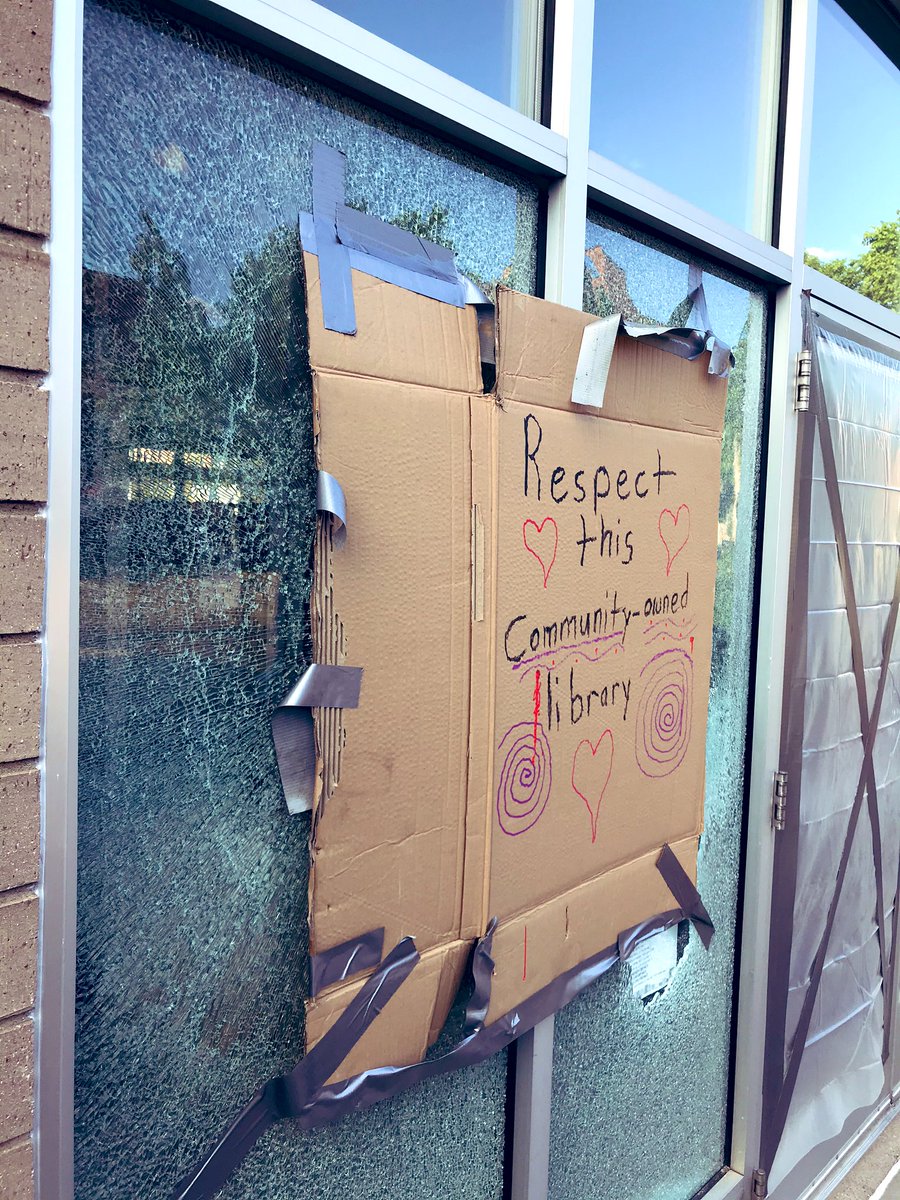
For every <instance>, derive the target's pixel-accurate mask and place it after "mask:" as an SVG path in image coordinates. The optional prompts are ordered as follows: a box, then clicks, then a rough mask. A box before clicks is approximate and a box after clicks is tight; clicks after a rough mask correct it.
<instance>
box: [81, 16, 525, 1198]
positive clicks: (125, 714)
mask: <svg viewBox="0 0 900 1200" xmlns="http://www.w3.org/2000/svg"><path fill="white" fill-rule="evenodd" d="M86 7H87V11H86V47H85V91H84V119H85V163H84V205H85V206H84V306H85V307H84V397H83V424H82V440H83V461H82V493H81V504H82V527H81V537H82V550H81V552H82V559H81V569H82V583H81V661H80V671H81V696H80V747H79V759H80V762H79V766H80V777H79V793H80V794H79V859H78V901H79V909H78V922H79V923H78V962H77V989H78V992H77V1041H76V1121H75V1161H76V1194H77V1196H78V1198H79V1200H112V1198H114V1197H115V1198H116V1200H118V1198H119V1197H122V1196H126V1195H127V1196H139V1197H140V1198H141V1200H156V1198H162V1197H169V1196H170V1194H171V1189H172V1187H173V1185H174V1183H175V1182H176V1180H177V1179H178V1178H179V1177H180V1176H181V1175H182V1174H183V1173H184V1172H185V1171H186V1170H187V1169H188V1167H189V1166H191V1165H192V1163H193V1162H194V1160H195V1159H196V1157H197V1156H198V1155H199V1154H200V1153H201V1152H202V1151H203V1150H204V1149H205V1148H206V1147H207V1146H208V1145H209V1143H210V1142H211V1141H212V1140H213V1139H214V1138H215V1137H217V1136H218V1134H219V1133H220V1132H221V1131H222V1129H223V1127H224V1126H225V1125H226V1124H227V1123H228V1122H229V1121H230V1120H231V1118H232V1117H233V1116H234V1115H235V1113H236V1111H237V1110H238V1109H240V1108H241V1107H242V1106H243V1105H244V1103H245V1102H246V1101H247V1100H248V1099H249V1098H250V1096H251V1095H252V1094H253V1092H254V1091H255V1090H256V1088H257V1087H258V1086H259V1085H260V1084H262V1083H264V1082H265V1081H266V1080H268V1079H269V1078H270V1077H272V1076H273V1075H276V1074H278V1073H280V1072H282V1071H284V1070H286V1069H289V1068H290V1067H291V1066H292V1065H293V1064H294V1063H295V1062H296V1060H297V1059H298V1058H299V1057H300V1055H301V1053H302V1046H303V999H304V996H305V995H306V994H307V990H308V979H307V977H306V970H307V929H306V893H307V876H306V865H307V840H308V837H309V820H308V818H303V817H301V818H297V817H293V818H292V817H289V816H288V814H287V811H286V808H285V805H284V801H283V798H282V795H281V789H280V784H279V780H278V774H277V769H276V764H275V758H274V753H273V749H272V743H271V737H270V732H269V725H268V722H269V716H270V713H271V711H272V708H273V707H274V705H275V704H276V703H278V701H279V700H280V699H281V697H282V696H283V695H284V694H285V693H286V691H287V690H288V687H289V686H290V684H292V683H293V682H294V680H295V678H296V676H297V673H298V672H299V671H300V670H301V669H302V668H303V666H304V665H305V664H306V662H307V655H308V652H309V620H308V604H309V587H310V548H311V539H312V535H313V528H314V519H315V518H314V486H313V485H314V476H313V458H312V424H311V410H310V379H309V373H308V367H307V362H306V347H305V337H306V331H305V314H304V305H303V289H302V283H301V280H300V277H299V249H298V243H297V233H296V223H297V215H298V212H299V211H300V210H301V209H304V208H306V209H308V208H309V206H310V203H311V196H310V182H311V180H310V146H311V143H312V142H313V141H314V140H315V139H321V140H323V141H327V142H329V143H330V144H332V145H335V146H337V147H339V148H341V149H343V150H344V151H346V153H347V156H348V180H347V187H348V196H349V199H350V200H351V201H352V202H353V203H354V204H356V205H358V206H360V207H364V208H366V209H367V210H368V211H369V212H372V213H374V214H376V215H378V216H379V217H382V218H385V219H388V220H391V221H394V222H395V223H397V224H400V225H403V226H405V227H406V228H411V229H415V230H417V231H420V232H423V233H425V234H426V235H427V236H429V237H431V238H433V239H435V240H437V241H440V242H442V243H443V244H445V245H449V246H452V247H453V248H454V249H455V250H456V251H457V254H458V261H459V263H460V266H461V267H462V269H463V270H464V271H466V272H467V273H469V274H470V275H472V276H474V277H475V278H477V279H478V280H480V281H481V282H482V283H484V284H485V285H487V286H488V287H490V286H493V284H494V283H495V282H496V281H498V280H500V279H502V280H504V281H508V282H509V283H510V284H511V285H512V286H514V287H517V288H519V289H521V290H524V291H531V290H533V288H534V284H535V262H536V250H537V225H538V209H539V197H538V193H537V190H536V189H535V188H534V187H532V186H531V185H529V184H527V183H526V182H524V181H523V180H522V179H521V178H519V177H518V176H517V175H514V174H512V173H510V172H507V171H504V170H501V169H499V168H496V167H494V166H490V165H487V164H485V163H483V162H481V161H480V160H478V159H475V158H474V157H471V156H468V155H466V154H464V153H462V152H460V151H450V150H448V149H446V148H445V147H443V146H442V145H441V144H440V143H438V142H437V141H435V140H433V139H431V138H429V137H428V136H426V135H424V134H422V133H419V132H415V131H412V130H410V129H408V128H406V127H404V126H402V125H400V124H398V123H396V122H393V121H392V120H389V119H388V118H387V117H385V116H381V115H377V114H373V113H371V112H369V111H367V110H366V109H364V108H362V107H361V106H360V105H358V104H357V103H355V102H353V101H351V100H349V99H347V98H346V97H344V96H341V95H338V94H336V93H334V92H331V91H328V90H327V89H325V88H323V87H322V86H320V85H319V84H316V83H313V82H311V81H310V80H308V79H305V78H303V77H302V76H300V75H298V74H296V73H294V72H293V71H291V70H290V69H288V68H287V67H285V66H282V65H279V64H277V63H275V62H273V61H269V60H267V59H265V58H263V57H260V56H258V55H256V54H255V53H252V52H251V51H250V50H248V49H246V48H242V47H240V46H237V45H231V44H229V43H226V42H224V41H222V40H219V39H218V38H216V37H213V36H211V35H209V34H207V33H201V32H197V31H194V30H192V29H191V28H189V27H187V26H185V25H182V24H181V23H179V22H177V21H175V20H173V19H169V18H166V17H163V16H161V15H159V14H156V13H153V12H152V11H150V10H144V9H140V8H138V7H137V6H135V5H132V4H128V3H126V4H122V5H111V4H101V3H98V2H96V0H89V2H88V4H87V6H86ZM505 1106H506V1057H505V1055H501V1056H498V1057H496V1058H494V1059H491V1060H490V1061H489V1062H487V1063H485V1064H483V1065H482V1066H480V1067H476V1068H473V1069H471V1070H468V1071H464V1072H459V1073H458V1074H456V1075H452V1076H448V1077H444V1078H441V1079H439V1080H436V1081H434V1082H433V1083H431V1084H429V1085H427V1086H426V1087H422V1088H419V1089H416V1090H415V1091H413V1092H410V1093H408V1094H406V1095H403V1096H400V1097H398V1098H397V1099H396V1100H393V1101H390V1102H387V1103H384V1104H381V1105H379V1106H377V1107H375V1108H373V1109H372V1110H370V1111H368V1112H366V1113H363V1114H361V1115H359V1116H356V1117H354V1118H352V1119H349V1120H347V1121H345V1122H344V1123H342V1124H340V1125H338V1126H335V1127H333V1128H326V1129H323V1130H321V1131H319V1132H315V1133H312V1134H304V1133H302V1132H300V1131H298V1130H296V1129H293V1128H291V1127H290V1125H284V1126H280V1127H277V1128H276V1129H274V1130H272V1131H271V1132H270V1133H269V1134H268V1135H267V1137H266V1138H265V1139H264V1140H263V1141H262V1142H260V1144H259V1145H258V1147H257V1148H256V1150H255V1151H254V1153H253V1154H252V1155H251V1157H250V1158H249V1159H248V1160H247V1162H246V1164H245V1165H244V1167H243V1169H242V1170H241V1171H240V1173H239V1174H238V1175H237V1176H235V1177H234V1179H233V1180H232V1181H231V1182H230V1183H229V1185H228V1186H227V1188H226V1191H225V1192H224V1193H223V1195H224V1196H226V1197H227V1200H251V1198H252V1200H260V1198H261V1197H266V1200H288V1198H293V1197H295V1196H297V1195H310V1196H312V1195H315V1196H316V1197H317V1198H318V1200H329V1198H335V1200H337V1198H340V1200H347V1198H348V1197H360V1198H362V1197H372V1196H407V1197H410V1198H415V1197H422V1198H423V1200H424V1198H426V1197H431V1196H435V1195H441V1196H444V1197H459V1200H464V1198H466V1200H468V1198H469V1197H471V1196H472V1195H477V1196H478V1197H479V1200H481V1198H484V1200H490V1198H491V1197H498V1198H499V1197H500V1195H501V1192H502V1158H503V1145H504V1122H505Z"/></svg>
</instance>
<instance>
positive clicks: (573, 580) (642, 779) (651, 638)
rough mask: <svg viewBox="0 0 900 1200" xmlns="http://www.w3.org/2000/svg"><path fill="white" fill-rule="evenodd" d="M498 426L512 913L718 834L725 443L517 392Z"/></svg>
mask: <svg viewBox="0 0 900 1200" xmlns="http://www.w3.org/2000/svg"><path fill="white" fill-rule="evenodd" d="M621 344H622V343H621V341H620V346H621ZM643 353H644V354H646V355H653V356H654V357H655V358H657V359H662V360H663V367H664V369H665V370H666V371H667V372H668V374H669V375H670V376H671V377H672V378H673V379H677V376H678V374H679V372H680V371H682V370H683V369H684V367H685V366H686V365H689V364H685V363H684V362H683V361H682V360H680V359H677V358H675V357H674V356H672V355H668V354H664V353H661V352H660V351H658V350H651V349H644V350H643ZM638 400H639V396H635V397H634V398H633V402H634V403H637V401H638ZM495 419H496V423H497V426H498V434H497V440H498V443H499V450H498V463H499V495H498V500H497V504H496V512H497V527H498V533H497V540H496V553H497V564H496V581H497V582H496V590H497V598H496V606H497V617H496V635H495V646H494V655H495V670H496V687H495V710H494V711H495V716H494V732H495V737H494V742H495V746H496V759H495V763H494V773H493V774H494V785H493V792H494V795H495V797H496V805H495V812H494V813H493V814H492V830H493V832H492V840H491V890H490V904H489V910H490V914H497V915H499V916H501V917H502V916H505V915H510V914H512V913H516V912H522V911H524V910H526V909H529V908H531V907H533V906H534V905H535V904H536V903H538V902H540V901H542V900H548V899H551V898H552V897H553V896H554V895H557V894H559V893H560V892H561V891H565V890H567V889H568V888H571V887H574V886H575V885H576V884H578V883H579V882H581V881H584V880H588V879H592V878H594V877H596V876H598V875H600V874H601V873H602V872H603V871H606V870H609V869H610V868H611V867H613V866H616V865H618V864H621V863H625V862H628V861H630V860H632V859H635V858H638V857H640V856H642V855H644V854H647V853H648V852H649V851H651V850H652V849H653V848H654V847H659V846H661V845H663V843H665V842H675V841H678V840H679V839H681V838H683V837H685V836H687V835H689V834H694V835H695V836H696V834H697V833H699V831H700V829H701V827H702V813H703V785H704V766H705V748H706V713H707V703H708V688H709V669H710V655H711V648H712V646H711V643H712V636H711V627H712V604H713V591H714V585H715V569H716V535H717V518H718V494H719V443H718V441H717V440H716V439H714V438H712V437H702V438H698V437H695V436H692V435H690V434H687V433H676V432H673V431H671V430H664V429H659V430H648V429H647V428H646V427H645V426H641V425H635V424H629V423H626V422H624V421H598V420H596V419H595V418H594V417H592V416H590V415H587V414H584V413H581V412H575V411H569V412H563V411H561V410H558V409H554V408H541V407H538V406H534V407H533V406H530V405H524V404H520V403H517V402H507V403H506V404H505V405H504V407H503V408H502V409H500V408H498V409H496V415H495ZM676 518H677V521H676ZM654 740H656V741H657V742H658V743H659V745H658V746H657V747H654V744H653V743H654ZM648 742H649V744H648ZM655 749H659V750H662V751H664V755H663V757H664V758H665V761H662V762H658V761H656V759H655V758H654V757H653V755H654V752H655ZM657 757H659V756H658V755H657ZM646 915H650V914H649V913H648V914H646Z"/></svg>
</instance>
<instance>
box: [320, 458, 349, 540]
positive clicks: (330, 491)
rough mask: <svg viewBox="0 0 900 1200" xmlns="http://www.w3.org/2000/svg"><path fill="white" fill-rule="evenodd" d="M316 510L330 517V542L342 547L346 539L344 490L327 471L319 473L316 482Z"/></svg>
mask: <svg viewBox="0 0 900 1200" xmlns="http://www.w3.org/2000/svg"><path fill="white" fill-rule="evenodd" d="M316 509H317V511H318V512H320V513H328V514H329V515H330V516H331V531H332V540H333V542H334V544H335V545H336V546H340V545H342V544H343V543H344V541H345V539H346V537H347V501H346V500H345V499H344V489H343V488H342V487H341V485H340V484H339V483H338V481H337V480H336V479H335V477H334V476H333V475H329V474H328V472H327V471H319V475H318V479H317V480H316Z"/></svg>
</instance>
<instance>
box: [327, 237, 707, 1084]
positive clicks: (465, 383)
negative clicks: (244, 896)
mask: <svg viewBox="0 0 900 1200" xmlns="http://www.w3.org/2000/svg"><path fill="white" fill-rule="evenodd" d="M304 258H305V269H306V280H307V292H308V312H309V338H310V359H311V364H312V367H313V371H314V383H315V407H316V422H317V430H316V432H317V453H318V459H319V466H320V467H321V468H323V469H324V470H326V471H328V472H330V473H331V474H332V475H334V476H335V477H336V478H337V479H338V480H339V481H340V483H341V485H342V487H343V489H344V494H345V496H346V499H347V506H348V527H349V531H350V532H349V535H348V537H347V539H346V541H345V542H344V544H342V545H341V546H339V547H338V546H335V545H333V544H332V541H331V536H330V533H329V530H328V527H327V526H326V525H323V526H322V528H321V530H320V535H319V539H318V543H317V552H316V564H315V567H316V587H315V593H314V605H313V609H314V611H313V631H314V650H315V657H316V660H317V661H318V662H322V663H332V664H341V663H351V664H354V665H357V666H361V667H363V668H364V675H363V682H362V690H361V695H360V702H359V707H358V708H356V709H352V710H341V709H329V710H319V711H318V712H317V714H316V738H317V751H318V795H317V803H316V811H315V814H314V823H313V837H312V846H311V852H312V856H313V869H312V872H311V884H310V943H311V953H312V954H314V955H326V956H327V954H328V952H329V950H330V949H332V948H334V947H339V946H342V945H344V944H345V943H348V942H351V943H352V941H353V939H354V938H360V937H362V936H363V935H365V934H367V933H369V932H370V931H372V930H376V929H378V930H380V929H381V928H382V927H383V929H384V948H385V950H387V949H389V948H390V947H391V946H393V945H395V944H396V943H397V942H398V941H399V940H400V939H401V938H402V937H404V936H407V935H411V936H413V937H414V938H415V940H416V946H417V949H418V950H419V952H420V955H421V958H420V960H419V962H418V963H417V965H416V966H415V968H414V970H413V971H412V974H411V975H410V977H409V979H408V980H407V981H406V983H404V985H403V987H402V990H401V992H400V993H399V995H398V998H397V1000H396V1001H395V1002H394V1003H393V1004H392V1005H389V1006H388V1007H387V1008H386V1009H385V1010H384V1011H383V1012H382V1013H381V1014H380V1015H379V1016H378V1017H377V1019H376V1020H375V1021H374V1023H373V1024H372V1025H371V1027H370V1028H369V1029H368V1031H367V1032H366V1033H365V1034H364V1036H363V1037H361V1038H360V1040H359V1041H358V1042H357V1044H356V1045H355V1047H354V1048H353V1049H352V1050H351V1052H350V1055H349V1056H348V1057H347V1058H346V1059H345V1061H344V1062H343V1063H342V1065H341V1068H340V1072H339V1076H340V1077H341V1078H347V1077H349V1076H350V1075H353V1074H355V1073H357V1072H360V1071H363V1070H366V1069H369V1068H372V1067H376V1066H380V1065H385V1064H397V1065H399V1064H405V1063H412V1062H417V1061H419V1060H421V1058H422V1057H423V1056H424V1054H425V1051H426V1049H427V1047H428V1045H429V1044H430V1043H431V1042H432V1041H433V1040H434V1039H435V1037H436V1036H437V1034H438V1033H439V1031H440V1029H441V1027H442V1025H443V1023H444V1021H445V1019H446V1016H447V1012H448V1010H449V1008H450V1005H451V1004H452V1001H453V998H454V996H455V994H456V991H457V989H458V986H459V983H460V980H461V978H462V974H463V971H464V968H465V965H466V962H467V959H468V956H469V954H470V952H471V948H472V945H473V941H474V939H476V938H478V937H480V936H482V935H483V934H484V932H485V929H486V927H487V924H488V922H489V920H490V919H491V918H493V917H496V918H497V919H498V927H497V930H496V933H495V935H494V941H493V958H494V961H495V964H496V968H495V973H494V978H493V982H492V989H491V998H490V1009H489V1014H488V1020H489V1021H490V1020H493V1019H495V1018H496V1017H498V1016H500V1015H502V1014H504V1013H507V1012H509V1011H511V1010H512V1009H514V1008H515V1006H516V1005H517V1004H518V1003H520V1002H521V1001H522V1000H524V999H525V998H527V997H528V996H531V995H533V994H534V993H535V992H537V991H538V990H539V989H540V988H542V987H544V986H545V985H546V984H548V983H550V982H551V981H552V980H553V979H555V978H557V977H558V976H559V975H560V974H562V973H563V972H564V971H567V970H569V969H571V968H572V967H574V966H576V965H577V964H579V963H581V962H583V961H584V960H585V959H587V958H588V957H590V956H591V955H592V954H595V953H596V952H597V951H599V950H600V949H601V948H603V947H605V946H608V945H610V944H611V943H614V942H615V939H616V937H617V935H618V933H619V932H620V931H622V930H625V929H628V928H630V927H632V926H634V925H636V924H638V923H639V922H641V921H643V920H645V919H647V918H649V917H651V916H653V915H654V914H657V913H660V912H663V911H665V910H667V909H671V908H672V906H673V902H672V896H671V893H670V892H669V891H668V889H667V887H666V885H665V883H664V881H663V879H662V877H661V875H660V873H659V872H658V871H657V869H656V860H657V857H658V854H659V851H660V848H661V847H662V846H664V845H666V844H668V845H669V846H670V847H671V848H672V850H673V851H674V853H675V855H676V856H677V858H678V860H679V862H680V863H681V864H682V866H683V867H684V869H685V871H686V872H687V874H688V876H690V878H691V879H695V878H696V853H697V842H698V836H699V833H700V830H701V826H702V813H703V788H704V757H705V743H706V717H707V706H708V697H709V671H710V652H711V644H712V612H713V590H714V583H715V572H716V537H717V519H718V503H719V459H720V441H721V432H722V419H723V412H724V402H725V387H726V385H725V382H724V381H723V380H721V379H718V378H714V377H711V376H710V375H709V374H708V373H707V369H706V364H705V362H703V361H702V360H698V361H693V362H690V361H685V360H683V359H680V358H678V357H676V356H675V355H672V354H667V353H665V352H663V351H661V350H660V349H658V348H656V347H654V346H650V345H644V344H641V343H639V342H636V341H632V340H630V339H628V338H624V337H620V338H619V339H618V342H617V345H616V349H615V353H614V355H613V360H612V365H611V368H610V374H609V378H608V383H607V387H606V394H605V399H604V402H603V408H602V409H601V410H597V409H578V408H575V407H573V405H572V403H571V394H572V383H573V378H574V375H575V368H576V364H577V360H578V354H579V348H580V344H581V336H582V332H583V330H584V328H585V326H586V325H587V324H588V323H590V322H591V321H593V320H594V319H595V318H593V317H590V316H588V315H586V314H583V313H580V312H576V311H574V310H571V309H567V308H562V307H560V306H557V305H552V304H549V303H547V302H545V301H541V300H536V299H533V298H531V297H527V296H521V295H518V294H516V293H512V292H508V291H502V290H501V292H500V294H499V298H498V312H497V328H498V335H497V336H498V345H497V385H496V391H495V392H494V393H491V394H487V395H486V394H484V392H483V391H482V388H481V375H480V363H479V353H478V345H479V343H478V331H477V327H476V317H475V314H474V312H473V310H472V309H471V308H456V307H453V306H451V305H447V304H441V303H439V302H438V301H435V300H432V299H429V298H427V297H423V296H419V295H416V294H414V293H412V292H409V291H405V290H403V289H401V288H398V287H396V286H394V285H392V284H389V283H385V282H382V281H381V280H378V279H375V278H373V277H371V276H368V275H364V274H361V273H359V272H357V271H355V270H354V271H353V277H352V282H353V298H354V304H355V311H356V321H357V329H358V332H357V334H356V336H354V337H348V336H345V335H343V334H341V333H337V332H333V331H330V330H327V329H325V328H324V325H323V322H322V315H321V301H320V293H319V277H318V261H317V259H316V257H315V255H311V254H309V253H307V254H306V255H305V256H304ZM351 971H352V963H350V964H348V968H347V970H346V971H345V972H344V973H343V978H342V979H341V980H340V981H339V982H337V983H334V984H332V985H331V986H328V987H325V988H324V989H323V990H322V991H321V992H320V993H319V994H318V995H317V996H316V997H315V998H314V999H313V1000H311V1001H310V1003H309V1006H308V1019H307V1044H308V1046H309V1047H311V1046H312V1045H313V1044H315V1043H316V1042H317V1041H318V1040H319V1039H320V1038H321V1037H322V1035H323V1034H324V1033H325V1032H326V1031H327V1030H328V1028H329V1027H330V1026H331V1024H332V1023H333V1022H334V1020H335V1019H336V1018H337V1016H338V1015H340V1013H341V1012H342V1011H343V1009H344V1008H345V1007H346V1004H347V1002H348V1000H349V999H350V998H351V997H352V996H353V995H354V994H355V993H356V991H357V990H358V988H359V987H360V986H361V983H362V981H363V979H364V976H363V975H361V974H357V975H352V974H351Z"/></svg>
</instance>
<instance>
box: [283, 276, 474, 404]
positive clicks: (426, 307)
mask: <svg viewBox="0 0 900 1200" xmlns="http://www.w3.org/2000/svg"><path fill="white" fill-rule="evenodd" d="M303 263H304V269H305V272H306V297H307V313H308V321H309V358H310V363H311V364H312V367H313V369H314V370H327V371H340V372H341V373H344V374H351V375H367V376H371V377H373V378H375V379H393V380H396V381H398V382H400V383H417V384H421V385H423V386H426V387H437V388H447V389H449V390H453V391H460V392H478V391H481V359H480V357H479V353H478V328H477V322H476V317H475V310H474V309H473V308H472V307H471V305H467V306H466V307H465V308H456V307H454V305H452V304H442V303H441V302H440V301H439V300H432V299H430V298H429V297H428V296H419V295H418V294H417V293H415V292H408V291H406V290H405V289H404V288H399V287H396V286H395V285H394V284H391V283H384V282H383V281H382V280H380V279H375V278H374V276H372V275H364V274H362V272H360V271H353V272H352V275H353V300H354V303H355V305H356V324H357V329H358V332H357V333H356V334H355V335H354V336H348V335H347V334H343V333H335V332H334V331H333V330H330V329H326V328H325V326H324V325H323V323H322V299H321V292H320V290H319V260H318V258H317V256H316V255H315V254H304V255H303Z"/></svg>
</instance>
